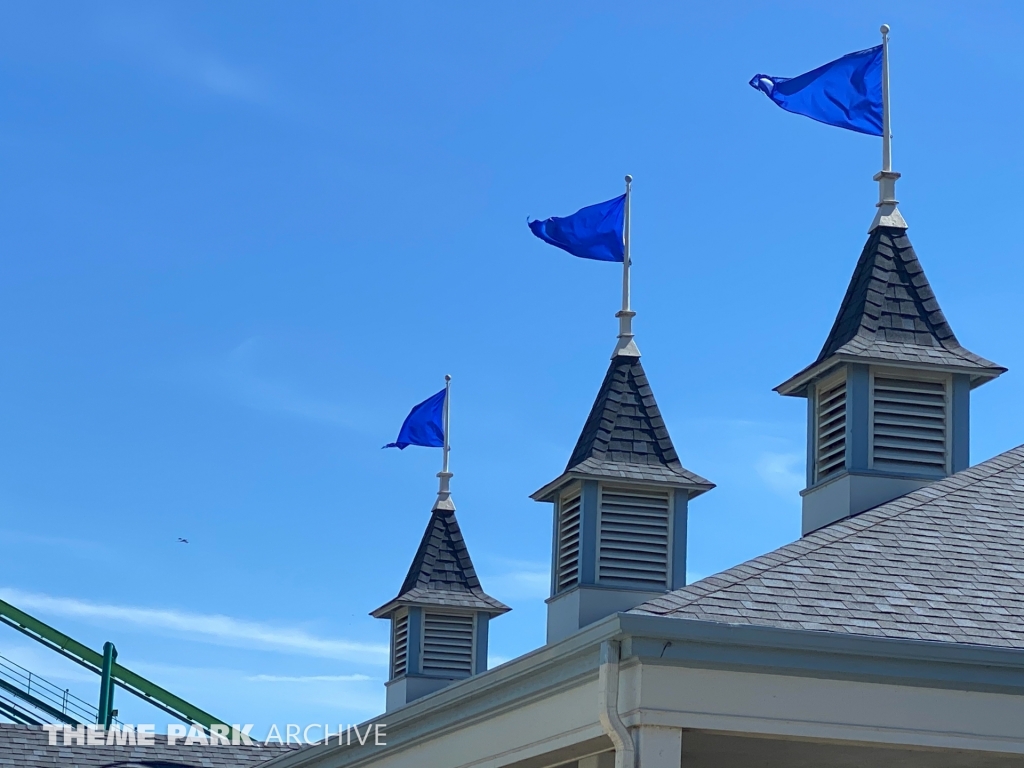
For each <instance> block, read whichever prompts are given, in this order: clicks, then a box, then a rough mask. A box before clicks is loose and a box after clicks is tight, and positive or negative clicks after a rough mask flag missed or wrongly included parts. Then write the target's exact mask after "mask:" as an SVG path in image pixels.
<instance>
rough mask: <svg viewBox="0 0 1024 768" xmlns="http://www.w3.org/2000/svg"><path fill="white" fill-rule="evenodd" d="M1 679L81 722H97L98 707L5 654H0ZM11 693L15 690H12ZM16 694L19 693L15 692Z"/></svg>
mask: <svg viewBox="0 0 1024 768" xmlns="http://www.w3.org/2000/svg"><path fill="white" fill-rule="evenodd" d="M0 680H2V681H6V682H7V683H9V684H10V685H12V686H13V687H14V688H16V689H18V691H21V692H24V693H25V694H26V695H27V696H30V697H32V698H35V699H38V700H39V701H42V702H43V703H45V704H47V705H49V706H50V707H53V708H54V709H55V710H57V711H59V712H61V713H62V714H64V715H66V716H67V717H69V718H72V719H74V720H76V721H77V722H79V723H95V722H96V707H94V706H92V705H91V704H89V703H88V702H85V701H82V700H81V699H80V698H78V697H77V696H75V695H74V694H73V693H71V692H70V691H69V690H68V689H67V688H61V687H60V686H58V685H54V684H53V683H51V682H50V681H49V680H46V679H45V678H42V677H39V675H34V674H32V672H30V671H29V670H27V669H25V668H24V667H23V666H21V665H20V664H15V663H14V662H13V661H11V660H10V659H7V658H4V657H3V656H0ZM4 687H6V686H4ZM11 693H15V692H14V691H11ZM15 695H17V694H16V693H15Z"/></svg>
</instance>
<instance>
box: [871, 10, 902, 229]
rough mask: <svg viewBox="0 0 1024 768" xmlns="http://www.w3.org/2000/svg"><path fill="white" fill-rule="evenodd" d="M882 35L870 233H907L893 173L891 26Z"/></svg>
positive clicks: (882, 31)
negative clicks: (878, 151) (878, 155)
mask: <svg viewBox="0 0 1024 768" xmlns="http://www.w3.org/2000/svg"><path fill="white" fill-rule="evenodd" d="M879 32H881V33H882V170H881V171H879V172H878V173H876V174H875V177H874V178H875V181H877V182H878V203H876V205H875V207H876V208H878V211H877V212H876V213H875V219H874V221H872V222H871V226H870V227H869V228H868V232H874V231H875V230H876V229H877V228H878V227H893V228H895V229H906V228H907V222H906V219H904V218H903V214H901V213H900V210H899V208H897V207H896V206H897V205H898V204H899V201H898V200H897V199H896V180H897V179H898V178H899V177H900V175H899V174H898V173H897V172H896V171H894V170H893V169H892V126H891V124H890V120H889V25H888V24H883V25H882V26H881V27H880V28H879Z"/></svg>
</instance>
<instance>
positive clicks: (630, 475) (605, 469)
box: [531, 353, 715, 501]
mask: <svg viewBox="0 0 1024 768" xmlns="http://www.w3.org/2000/svg"><path fill="white" fill-rule="evenodd" d="M583 478H589V479H604V480H626V481H636V482H655V483H658V484H664V485H668V486H674V487H677V488H685V489H687V490H688V491H689V492H690V497H691V498H692V497H694V496H697V495H699V494H701V493H704V492H705V491H710V490H711V489H712V488H714V487H715V486H714V483H711V482H709V481H708V480H705V479H704V478H703V477H701V476H700V475H697V474H694V473H693V472H690V471H689V470H688V469H686V468H685V467H683V465H682V464H681V463H680V461H679V457H678V456H677V455H676V449H675V448H674V447H673V445H672V438H670V437H669V434H668V428H667V427H666V426H665V420H664V419H663V418H662V417H661V411H660V410H659V409H658V404H657V402H655V400H654V392H653V391H652V390H651V385H650V384H649V383H648V381H647V374H646V373H644V369H643V366H642V365H641V364H640V357H639V355H637V356H631V355H625V354H622V353H619V354H616V355H615V356H614V357H613V358H612V361H611V365H609V366H608V372H607V373H606V374H605V377H604V381H603V382H602V383H601V389H600V390H599V391H598V393H597V398H596V399H595V400H594V405H593V407H592V408H591V409H590V415H589V416H588V417H587V421H586V423H585V424H584V425H583V432H582V433H581V434H580V437H579V440H578V441H577V442H576V448H575V449H574V450H573V452H572V456H571V457H570V458H569V463H568V464H567V465H566V467H565V471H564V472H563V473H562V474H561V475H559V476H558V477H557V478H556V479H555V480H553V481H551V482H550V483H548V484H547V485H545V486H544V487H543V488H541V489H540V490H538V491H537V492H536V493H534V494H533V495H532V496H531V498H532V499H534V500H535V501H551V500H552V499H554V497H555V496H556V495H557V494H558V492H559V490H560V489H561V488H563V487H565V486H566V485H567V484H569V483H570V482H572V481H573V480H576V479H583Z"/></svg>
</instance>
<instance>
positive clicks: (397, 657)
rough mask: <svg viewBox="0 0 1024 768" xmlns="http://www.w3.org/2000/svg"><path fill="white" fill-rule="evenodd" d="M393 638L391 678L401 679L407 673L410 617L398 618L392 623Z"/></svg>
mask: <svg viewBox="0 0 1024 768" xmlns="http://www.w3.org/2000/svg"><path fill="white" fill-rule="evenodd" d="M391 626H392V638H391V647H392V655H391V677H392V678H396V677H401V676H402V675H404V674H405V673H406V671H407V670H406V666H407V660H408V658H409V616H408V614H406V615H405V616H397V617H396V618H395V619H394V620H393V622H392V625H391Z"/></svg>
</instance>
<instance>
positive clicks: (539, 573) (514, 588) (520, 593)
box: [484, 558, 551, 600]
mask: <svg viewBox="0 0 1024 768" xmlns="http://www.w3.org/2000/svg"><path fill="white" fill-rule="evenodd" d="M495 563H496V564H497V565H498V566H499V567H498V568H492V569H490V570H489V571H488V573H487V575H486V576H485V577H484V580H485V581H486V582H487V591H488V592H490V593H491V594H493V595H495V596H496V597H499V598H501V599H505V600H538V599H539V600H543V599H544V598H546V597H548V593H549V592H550V590H551V570H550V566H549V565H548V563H546V562H543V563H541V562H533V561H529V560H506V559H504V558H499V559H496V560H495Z"/></svg>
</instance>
